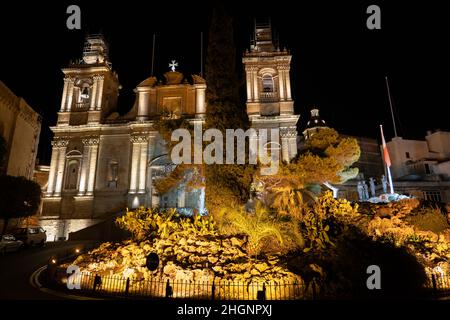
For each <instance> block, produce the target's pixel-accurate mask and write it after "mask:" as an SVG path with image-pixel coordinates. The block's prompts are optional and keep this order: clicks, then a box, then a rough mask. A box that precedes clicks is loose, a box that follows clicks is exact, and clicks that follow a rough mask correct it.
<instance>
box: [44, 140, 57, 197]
mask: <svg viewBox="0 0 450 320" xmlns="http://www.w3.org/2000/svg"><path fill="white" fill-rule="evenodd" d="M58 154H59V148H58V147H57V145H56V141H52V159H51V162H50V172H49V174H48V184H47V194H46V195H47V196H48V197H51V196H52V195H53V192H54V191H55V177H56V169H57V166H58Z"/></svg>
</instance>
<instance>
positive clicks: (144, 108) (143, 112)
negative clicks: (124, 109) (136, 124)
mask: <svg viewBox="0 0 450 320" xmlns="http://www.w3.org/2000/svg"><path fill="white" fill-rule="evenodd" d="M138 94H139V101H138V119H139V120H146V119H148V107H149V95H150V93H149V92H148V91H139V89H138Z"/></svg>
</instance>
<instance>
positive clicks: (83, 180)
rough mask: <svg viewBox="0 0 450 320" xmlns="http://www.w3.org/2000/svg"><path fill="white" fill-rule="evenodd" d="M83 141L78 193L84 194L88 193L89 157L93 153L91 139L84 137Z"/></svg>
mask: <svg viewBox="0 0 450 320" xmlns="http://www.w3.org/2000/svg"><path fill="white" fill-rule="evenodd" d="M82 141H83V159H82V162H81V175H80V184H79V185H78V195H79V196H84V195H85V193H86V185H87V179H88V168H89V157H90V155H91V146H90V144H89V139H82Z"/></svg>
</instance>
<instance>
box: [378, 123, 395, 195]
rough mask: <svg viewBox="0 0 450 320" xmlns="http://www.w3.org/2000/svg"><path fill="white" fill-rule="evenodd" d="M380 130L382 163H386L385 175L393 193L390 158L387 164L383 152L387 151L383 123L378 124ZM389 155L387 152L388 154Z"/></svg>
mask: <svg viewBox="0 0 450 320" xmlns="http://www.w3.org/2000/svg"><path fill="white" fill-rule="evenodd" d="M380 130H381V140H382V143H383V157H384V163H385V165H386V171H387V175H388V181H389V190H390V192H391V194H394V184H393V183H392V175H391V169H390V166H391V165H390V162H391V160H389V164H388V163H387V160H386V157H385V154H386V153H387V146H386V141H385V140H384V133H383V125H381V124H380ZM388 155H389V154H388Z"/></svg>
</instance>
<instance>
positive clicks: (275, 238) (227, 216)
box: [218, 203, 304, 256]
mask: <svg viewBox="0 0 450 320" xmlns="http://www.w3.org/2000/svg"><path fill="white" fill-rule="evenodd" d="M218 220H219V221H220V222H219V223H218V226H219V229H220V231H221V233H224V234H245V235H246V236H247V252H248V253H249V255H256V256H257V255H258V254H259V253H261V252H266V251H268V249H269V247H271V246H272V249H273V250H275V251H277V252H280V251H289V250H293V249H295V248H298V247H303V245H304V241H303V238H302V235H301V234H300V232H299V231H298V226H297V225H296V223H295V222H293V221H291V220H284V219H280V218H279V217H277V216H276V215H275V214H273V213H270V212H269V211H268V210H267V208H265V207H263V206H262V205H261V204H260V203H257V204H256V207H255V210H254V213H248V212H246V211H245V209H244V207H230V208H223V209H222V210H220V213H219V214H218ZM274 243H276V245H275V247H273V246H274Z"/></svg>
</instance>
